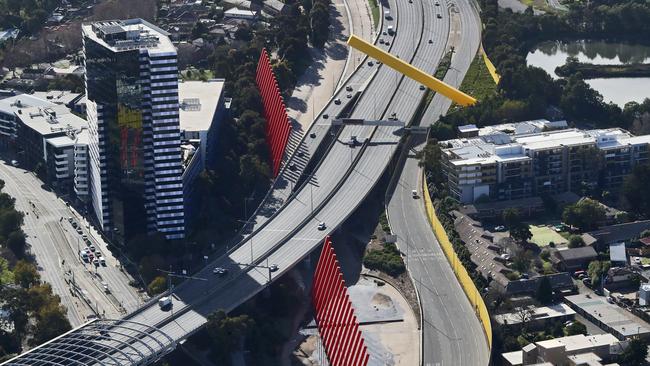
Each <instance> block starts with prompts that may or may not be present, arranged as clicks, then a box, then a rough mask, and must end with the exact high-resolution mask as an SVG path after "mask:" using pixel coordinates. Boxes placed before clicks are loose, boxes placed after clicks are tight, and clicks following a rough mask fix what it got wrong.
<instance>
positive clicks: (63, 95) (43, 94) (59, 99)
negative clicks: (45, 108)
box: [31, 90, 82, 105]
mask: <svg viewBox="0 0 650 366" xmlns="http://www.w3.org/2000/svg"><path fill="white" fill-rule="evenodd" d="M31 95H32V96H34V97H36V98H39V99H44V100H47V101H50V102H52V103H56V104H64V105H66V104H69V103H71V102H76V101H77V100H79V99H80V98H81V96H82V93H73V92H71V91H67V90H50V91H35V92H33V93H32V94H31Z"/></svg>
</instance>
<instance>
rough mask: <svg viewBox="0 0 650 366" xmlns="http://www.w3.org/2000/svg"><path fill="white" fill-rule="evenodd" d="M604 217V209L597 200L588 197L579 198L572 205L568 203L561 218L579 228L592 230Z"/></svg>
mask: <svg viewBox="0 0 650 366" xmlns="http://www.w3.org/2000/svg"><path fill="white" fill-rule="evenodd" d="M604 219H605V209H604V208H603V206H602V205H601V204H600V203H599V202H598V201H594V200H592V199H590V198H585V199H582V200H580V201H579V202H578V203H576V204H574V205H568V206H566V207H565V208H564V212H563V213H562V220H563V221H564V222H565V223H567V224H569V225H571V226H575V227H577V228H578V229H580V230H583V231H586V230H592V229H595V228H597V227H598V223H599V222H602V221H603V220H604Z"/></svg>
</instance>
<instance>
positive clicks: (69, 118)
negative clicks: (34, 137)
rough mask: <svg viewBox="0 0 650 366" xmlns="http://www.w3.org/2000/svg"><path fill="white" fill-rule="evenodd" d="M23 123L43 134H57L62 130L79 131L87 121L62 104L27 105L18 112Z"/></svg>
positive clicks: (86, 124)
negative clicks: (27, 106)
mask: <svg viewBox="0 0 650 366" xmlns="http://www.w3.org/2000/svg"><path fill="white" fill-rule="evenodd" d="M18 117H19V118H20V120H21V121H23V123H24V124H25V125H26V126H27V127H29V128H31V129H32V130H34V131H36V132H38V133H39V134H41V135H43V136H47V135H51V134H59V133H61V132H64V131H81V129H83V128H86V127H87V126H88V122H87V121H86V120H85V119H83V118H81V117H78V116H77V115H75V114H73V113H72V112H70V110H69V109H68V108H67V107H65V106H63V105H56V104H54V105H50V106H46V107H29V108H26V109H24V110H22V111H21V113H19V114H18Z"/></svg>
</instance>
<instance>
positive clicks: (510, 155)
mask: <svg viewBox="0 0 650 366" xmlns="http://www.w3.org/2000/svg"><path fill="white" fill-rule="evenodd" d="M561 122H562V123H558V122H548V121H543V120H542V121H529V122H521V123H515V124H507V125H498V126H491V127H486V128H482V129H479V130H478V134H477V135H476V136H475V137H471V138H460V139H454V140H447V141H442V142H440V144H441V145H442V149H443V166H444V170H445V174H446V176H447V179H448V183H449V189H450V193H451V195H452V196H453V197H454V198H456V199H457V200H458V201H459V202H462V203H472V202H475V201H477V200H479V201H481V200H488V199H489V200H511V199H518V198H525V197H530V196H534V195H541V194H557V193H561V192H567V191H578V190H580V189H581V188H582V187H584V186H585V185H587V186H595V185H598V186H600V187H602V188H603V189H607V190H610V191H615V190H617V189H618V188H619V187H620V185H621V183H622V182H623V180H624V179H625V177H626V176H627V175H628V174H630V173H631V172H632V169H633V168H634V166H635V165H637V164H641V163H644V162H646V161H647V160H648V145H649V144H650V135H645V136H634V135H632V134H631V133H629V132H627V131H625V130H622V129H619V128H611V129H599V130H579V129H574V128H572V129H567V128H564V127H565V126H566V123H564V121H561ZM531 131H532V132H531Z"/></svg>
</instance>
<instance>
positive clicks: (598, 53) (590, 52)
mask: <svg viewBox="0 0 650 366" xmlns="http://www.w3.org/2000/svg"><path fill="white" fill-rule="evenodd" d="M569 56H572V57H576V58H577V59H578V61H580V62H587V63H593V64H612V65H614V64H629V63H650V46H645V45H637V44H627V43H613V42H604V41H594V40H583V41H571V42H561V41H548V42H542V43H540V44H538V45H537V47H535V49H534V50H533V51H532V52H530V53H528V55H527V56H526V61H527V63H528V65H531V66H537V67H539V68H542V69H544V70H545V71H546V72H548V73H549V75H551V76H552V77H553V78H555V79H557V78H558V76H557V75H556V74H555V68H556V67H557V66H561V65H564V63H565V62H566V58H567V57H569ZM587 83H588V84H589V85H591V87H592V88H594V89H595V90H597V91H598V92H599V93H600V94H602V95H603V99H604V100H605V101H606V102H614V103H616V104H617V105H619V106H621V107H623V106H624V105H625V103H627V102H630V101H636V102H642V101H643V100H644V99H645V98H650V78H602V79H590V80H587Z"/></svg>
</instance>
